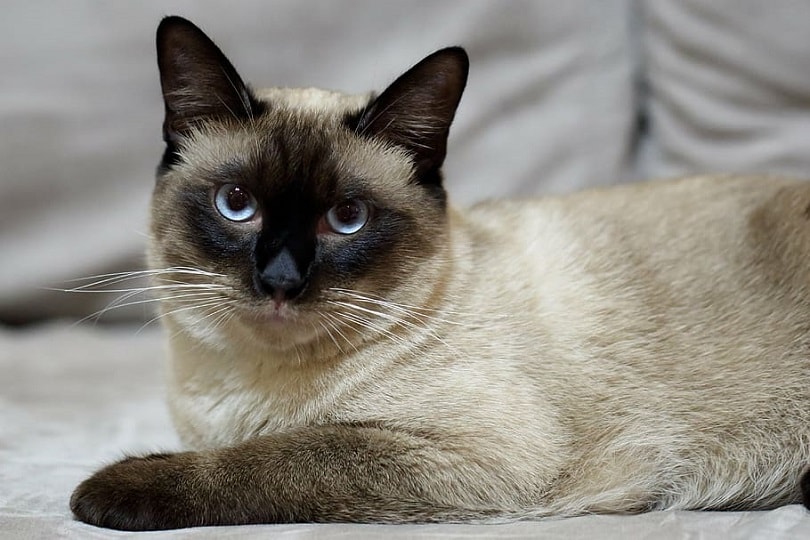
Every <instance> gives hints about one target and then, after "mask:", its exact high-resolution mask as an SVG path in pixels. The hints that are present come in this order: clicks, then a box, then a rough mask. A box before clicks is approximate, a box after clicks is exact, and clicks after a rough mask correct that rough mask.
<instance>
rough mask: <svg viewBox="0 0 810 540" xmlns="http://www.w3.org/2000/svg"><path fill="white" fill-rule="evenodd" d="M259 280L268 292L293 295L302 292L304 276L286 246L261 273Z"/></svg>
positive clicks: (273, 294) (275, 294)
mask: <svg viewBox="0 0 810 540" xmlns="http://www.w3.org/2000/svg"><path fill="white" fill-rule="evenodd" d="M259 282H260V284H261V286H262V289H264V292H265V293H267V294H270V295H272V296H278V295H279V294H283V295H284V296H285V297H291V296H294V294H292V293H297V292H300V288H301V286H302V285H303V284H304V278H303V277H302V276H301V271H300V270H299V269H298V264H297V263H296V262H295V258H294V257H293V256H292V253H290V250H289V249H287V248H286V247H285V248H283V249H282V250H281V251H279V252H278V254H277V255H276V256H275V257H273V258H272V259H270V261H268V263H267V265H266V266H265V267H264V269H263V270H262V271H261V272H260V273H259Z"/></svg>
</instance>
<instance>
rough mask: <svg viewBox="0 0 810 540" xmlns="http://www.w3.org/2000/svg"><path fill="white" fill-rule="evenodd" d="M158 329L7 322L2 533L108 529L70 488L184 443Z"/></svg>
mask: <svg viewBox="0 0 810 540" xmlns="http://www.w3.org/2000/svg"><path fill="white" fill-rule="evenodd" d="M162 339H163V337H162V335H161V332H159V331H157V330H156V329H151V328H150V329H146V330H144V331H142V332H140V333H137V330H136V329H135V328H130V327H124V328H118V329H109V328H107V329H99V328H93V327H92V326H85V327H71V326H68V325H52V326H48V327H43V328H38V329H31V330H26V331H24V332H17V331H15V332H12V331H0V538H15V539H16V538H43V539H52V538H57V537H67V538H87V537H89V538H105V537H119V536H120V535H121V534H120V533H115V532H111V531H106V530H104V529H98V528H95V527H91V526H89V525H85V524H83V523H79V522H77V521H75V520H73V518H72V517H71V515H70V510H69V509H68V500H69V498H70V494H71V492H72V490H73V488H74V487H75V486H76V485H77V484H78V483H79V482H80V481H81V480H83V479H84V478H85V477H87V476H88V475H89V474H91V473H92V472H93V471H94V470H96V469H97V468H99V467H100V466H102V465H103V464H106V463H110V462H112V461H114V460H116V459H119V458H121V457H123V456H124V455H125V454H127V453H145V452H154V451H159V450H173V449H179V442H178V440H177V438H176V436H175V434H174V432H173V430H172V428H171V425H170V422H169V418H168V413H167V410H166V408H165V406H164V402H163V390H164V385H163V382H162V381H163V378H162V371H163V365H164V364H163V357H164V354H163V344H162ZM164 537H165V538H177V537H183V538H186V537H191V538H212V539H213V538H235V537H239V538H242V537H256V538H278V537H283V538H291V539H299V538H301V539H303V538H307V539H309V538H347V539H348V538H353V539H354V538H360V539H363V538H382V537H384V538H403V539H404V538H430V539H433V540H443V539H445V538H467V539H473V538H481V539H484V538H494V537H505V538H550V539H554V538H560V539H570V538H600V539H611V538H615V539H617V540H619V539H621V540H624V539H627V538H633V539H637V538H638V539H640V538H649V539H655V540H659V539H660V540H667V539H672V538H706V539H715V538H763V539H780V538H784V539H795V540H807V539H808V538H810V512H808V511H807V510H805V509H804V508H803V507H801V506H799V505H793V506H786V507H783V508H779V509H777V510H773V511H770V512H654V513H649V514H643V515H639V516H587V517H581V518H574V519H562V520H547V521H540V522H518V523H511V524H506V525H489V526H476V525H419V526H415V525H404V526H388V525H386V526H382V525H343V524H341V525H312V524H301V525H262V526H250V527H217V528H198V529H186V530H182V531H167V532H161V533H152V534H150V538H164Z"/></svg>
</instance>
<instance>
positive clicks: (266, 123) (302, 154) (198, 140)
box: [179, 88, 411, 195]
mask: <svg viewBox="0 0 810 540" xmlns="http://www.w3.org/2000/svg"><path fill="white" fill-rule="evenodd" d="M256 94H257V97H258V98H259V99H260V101H261V102H262V103H263V104H264V106H265V110H264V111H262V112H261V114H259V115H256V116H254V117H253V118H251V119H248V120H239V119H236V118H232V119H225V120H224V121H222V122H207V123H205V124H203V125H201V126H200V127H199V128H198V129H193V130H191V131H190V133H189V134H188V136H187V138H186V139H185V140H184V141H183V143H182V144H181V148H180V155H181V158H182V159H181V163H180V164H179V168H180V169H182V170H183V172H184V173H185V175H186V176H187V177H189V178H198V179H200V180H206V179H218V177H220V176H221V173H222V172H223V171H225V170H229V171H233V170H237V169H239V168H242V169H244V170H246V171H251V170H253V171H255V170H263V171H265V172H267V171H275V172H276V173H277V174H276V175H275V176H274V178H275V180H277V181H278V182H281V183H283V182H284V181H285V180H288V181H297V182H300V181H301V179H300V176H301V175H302V174H306V173H307V172H308V173H333V176H335V177H339V178H356V179H366V180H370V181H373V182H374V183H375V185H376V186H377V187H378V188H381V189H383V190H384V191H388V192H390V193H391V195H394V194H395V193H399V192H402V194H403V195H404V189H405V186H406V185H407V184H408V183H409V180H410V178H411V162H410V159H409V158H408V156H407V154H406V153H405V152H404V151H403V150H402V149H399V148H396V147H393V146H392V145H386V144H384V143H382V142H381V141H380V140H377V139H373V138H369V137H363V136H361V135H359V134H357V133H355V132H354V131H353V129H352V128H350V127H349V125H348V124H347V117H349V116H351V115H354V114H357V113H358V112H360V111H362V110H363V108H364V107H365V106H366V105H367V104H368V102H369V100H370V99H371V96H370V95H369V94H365V95H348V94H341V93H338V92H331V91H328V90H321V89H316V88H307V89H277V88H271V89H265V90H261V91H257V92H256ZM271 176H273V175H271ZM265 178H266V177H265Z"/></svg>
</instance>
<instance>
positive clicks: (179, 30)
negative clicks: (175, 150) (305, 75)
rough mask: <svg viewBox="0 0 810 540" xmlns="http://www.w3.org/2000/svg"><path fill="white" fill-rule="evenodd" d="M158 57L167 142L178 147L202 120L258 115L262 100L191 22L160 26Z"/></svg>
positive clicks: (170, 19)
mask: <svg viewBox="0 0 810 540" xmlns="http://www.w3.org/2000/svg"><path fill="white" fill-rule="evenodd" d="M157 58H158V67H159V69H160V86H161V89H162V90H163V101H164V103H165V106H166V117H165V120H164V122H163V137H164V139H165V141H166V143H167V144H169V145H174V144H176V143H177V141H178V139H179V138H181V137H182V136H183V134H185V133H186V132H187V131H188V130H189V129H190V128H192V127H193V126H194V125H195V124H197V123H199V122H204V121H206V120H210V119H212V118H217V117H219V118H224V117H236V118H237V119H239V120H241V119H248V118H250V117H252V116H254V115H255V114H256V113H257V112H258V111H257V110H256V109H257V107H258V102H257V101H256V99H255V98H254V97H253V95H252V94H251V92H250V90H249V89H248V87H247V85H246V84H245V83H244V82H242V78H241V77H240V76H239V74H238V73H237V72H236V69H235V68H234V67H233V64H231V62H230V61H229V60H228V59H227V58H226V57H225V55H224V54H223V53H222V51H220V50H219V47H217V46H216V45H215V44H214V42H213V41H211V40H210V39H209V38H208V36H206V35H205V33H204V32H203V31H202V30H200V29H199V28H198V27H197V26H195V25H194V24H193V23H191V22H190V21H188V20H186V19H183V18H182V17H176V16H172V17H166V18H165V19H163V20H162V21H161V22H160V25H159V26H158V29H157Z"/></svg>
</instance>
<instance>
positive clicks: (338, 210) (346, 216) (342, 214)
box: [326, 199, 369, 234]
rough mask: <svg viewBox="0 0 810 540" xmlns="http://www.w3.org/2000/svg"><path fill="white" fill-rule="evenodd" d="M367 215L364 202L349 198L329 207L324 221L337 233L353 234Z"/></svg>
mask: <svg viewBox="0 0 810 540" xmlns="http://www.w3.org/2000/svg"><path fill="white" fill-rule="evenodd" d="M368 216H369V208H368V205H367V204H366V203H364V202H363V201H358V200H357V199H350V200H347V201H343V202H341V203H339V204H336V205H335V206H333V207H332V208H330V209H329V211H328V212H327V213H326V223H327V224H328V225H329V228H331V229H332V231H334V232H336V233H338V234H354V233H356V232H357V231H359V230H360V229H362V228H363V227H364V226H365V224H366V223H367V222H368Z"/></svg>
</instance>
